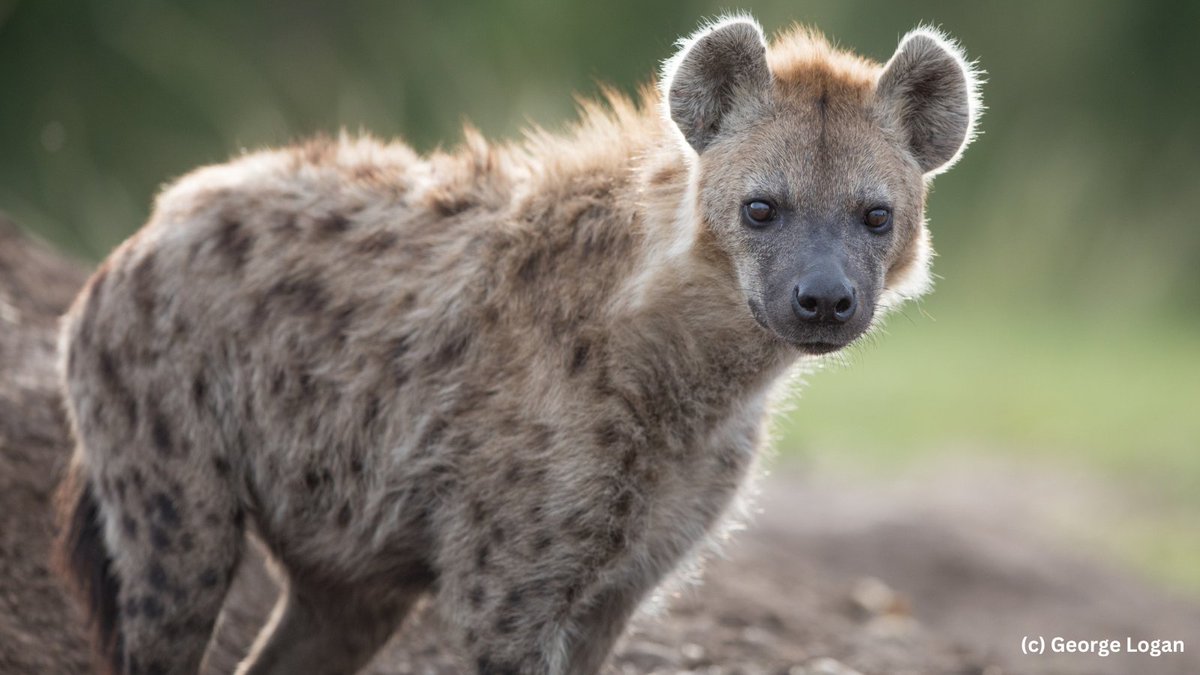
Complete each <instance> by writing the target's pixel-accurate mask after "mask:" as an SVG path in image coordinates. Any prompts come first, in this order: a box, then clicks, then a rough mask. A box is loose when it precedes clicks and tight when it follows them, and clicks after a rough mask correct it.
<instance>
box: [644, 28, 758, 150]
mask: <svg viewBox="0 0 1200 675" xmlns="http://www.w3.org/2000/svg"><path fill="white" fill-rule="evenodd" d="M660 86H661V87H662V97H663V102H664V105H665V107H666V112H667V114H668V115H669V116H670V118H671V120H672V121H673V122H675V125H676V126H677V127H679V131H680V132H682V133H683V137H684V138H685V139H687V142H688V144H689V145H691V146H692V148H694V149H695V150H696V152H698V153H700V152H704V149H705V148H707V147H708V146H709V144H710V143H712V141H713V139H714V138H715V137H716V136H717V134H719V133H720V132H721V130H722V129H724V128H727V127H728V126H730V125H731V124H734V123H736V120H737V119H738V118H739V117H740V116H744V115H752V114H754V112H755V111H757V110H758V109H759V107H760V105H761V103H762V102H763V101H764V100H765V99H766V96H767V94H768V92H769V90H770V88H771V69H770V68H769V67H768V66H767V42H766V40H765V39H764V38H763V32H762V28H760V27H759V25H758V23H757V22H755V21H754V19H751V18H749V17H746V16H735V17H730V18H726V19H722V20H720V21H717V22H716V23H713V24H711V25H709V26H706V27H704V28H701V29H700V30H698V31H696V32H695V33H693V34H692V36H691V37H689V38H686V39H684V40H680V41H679V51H678V52H677V53H676V54H675V56H673V57H671V59H670V60H668V61H667V62H666V63H665V64H663V74H662V83H661V85H660Z"/></svg>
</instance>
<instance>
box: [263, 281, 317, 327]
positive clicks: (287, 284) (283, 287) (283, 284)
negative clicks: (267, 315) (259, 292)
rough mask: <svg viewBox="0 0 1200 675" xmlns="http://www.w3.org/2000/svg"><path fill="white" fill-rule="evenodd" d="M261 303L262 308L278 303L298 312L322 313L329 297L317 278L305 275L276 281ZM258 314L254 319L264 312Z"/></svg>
mask: <svg viewBox="0 0 1200 675" xmlns="http://www.w3.org/2000/svg"><path fill="white" fill-rule="evenodd" d="M260 305H261V309H265V308H266V307H267V306H270V305H277V306H279V307H283V308H285V309H287V310H289V311H291V312H294V313H297V314H321V313H322V312H324V311H325V309H326V308H327V307H328V306H329V298H328V295H327V292H326V290H325V286H324V285H323V284H321V282H320V281H319V280H318V279H317V278H315V277H312V276H304V277H299V278H293V279H283V280H281V281H277V282H275V284H274V285H273V286H271V288H270V289H268V290H267V293H266V296H265V297H264V298H263V299H262V301H261V302H260ZM256 314H257V316H255V317H254V319H255V320H259V319H261V318H262V316H263V314H264V312H262V311H259V312H256Z"/></svg>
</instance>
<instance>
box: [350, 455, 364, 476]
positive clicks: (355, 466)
mask: <svg viewBox="0 0 1200 675" xmlns="http://www.w3.org/2000/svg"><path fill="white" fill-rule="evenodd" d="M350 472H351V473H353V474H354V475H356V476H358V475H361V474H362V472H363V463H362V460H361V459H358V458H357V457H355V458H354V459H352V460H350Z"/></svg>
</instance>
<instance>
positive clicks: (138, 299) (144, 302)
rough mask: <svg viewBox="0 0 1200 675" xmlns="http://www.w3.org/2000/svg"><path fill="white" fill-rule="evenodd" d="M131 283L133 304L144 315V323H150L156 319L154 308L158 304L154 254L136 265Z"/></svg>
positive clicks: (132, 272)
mask: <svg viewBox="0 0 1200 675" xmlns="http://www.w3.org/2000/svg"><path fill="white" fill-rule="evenodd" d="M129 279H130V283H131V284H132V286H133V291H132V293H133V303H134V305H136V306H137V308H138V311H139V312H141V314H142V319H143V320H144V321H147V322H150V321H153V318H154V306H155V304H156V300H157V297H156V293H155V291H156V290H157V289H156V288H155V280H154V254H153V253H149V254H146V255H145V256H143V257H142V259H141V260H140V261H139V262H138V264H137V265H134V267H133V270H132V271H131V272H130V276H129Z"/></svg>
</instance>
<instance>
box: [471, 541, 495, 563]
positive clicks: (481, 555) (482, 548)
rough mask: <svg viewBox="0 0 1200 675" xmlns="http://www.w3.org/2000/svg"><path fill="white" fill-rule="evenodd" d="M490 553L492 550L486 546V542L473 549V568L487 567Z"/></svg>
mask: <svg viewBox="0 0 1200 675" xmlns="http://www.w3.org/2000/svg"><path fill="white" fill-rule="evenodd" d="M491 553H492V549H491V547H490V546H488V544H487V542H484V543H482V544H480V545H479V547H478V548H476V549H475V566H476V567H478V568H479V569H483V568H484V567H487V564H488V558H489V557H490V556H491Z"/></svg>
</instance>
